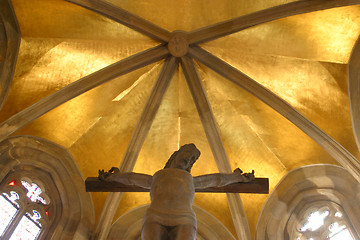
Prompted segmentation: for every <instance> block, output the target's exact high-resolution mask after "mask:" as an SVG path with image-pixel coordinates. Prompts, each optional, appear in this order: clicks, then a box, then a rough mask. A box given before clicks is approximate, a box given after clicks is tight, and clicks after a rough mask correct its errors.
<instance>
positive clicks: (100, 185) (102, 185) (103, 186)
mask: <svg viewBox="0 0 360 240" xmlns="http://www.w3.org/2000/svg"><path fill="white" fill-rule="evenodd" d="M85 187H86V191H87V192H149V189H145V188H141V187H137V186H133V185H125V184H121V183H118V182H107V181H101V180H100V179H99V178H97V177H88V178H87V179H86V181H85ZM195 192H211V193H257V194H268V193H269V179H268V178H255V179H254V181H252V182H249V183H233V184H229V185H227V186H224V187H211V188H204V189H195Z"/></svg>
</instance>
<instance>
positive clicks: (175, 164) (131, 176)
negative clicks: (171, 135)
mask: <svg viewBox="0 0 360 240" xmlns="http://www.w3.org/2000/svg"><path fill="white" fill-rule="evenodd" d="M199 156H200V151H199V150H198V149H197V148H196V146H195V145H194V144H186V145H184V146H182V147H181V148H180V149H179V150H178V151H176V152H174V153H173V154H172V155H171V157H170V158H169V160H168V162H167V163H166V165H165V167H164V169H162V170H160V171H157V172H156V173H155V174H154V175H153V176H151V175H147V174H141V173H120V171H119V169H118V168H112V169H110V171H109V172H104V170H101V171H99V178H100V179H101V180H103V181H115V182H119V183H122V184H127V185H136V186H140V187H143V188H146V189H150V198H151V204H150V207H149V208H148V209H147V211H146V213H145V216H144V220H143V227H142V231H141V239H142V240H166V239H171V240H175V239H176V240H195V239H196V216H195V213H194V211H193V209H192V203H193V200H194V194H195V189H201V188H208V187H222V186H225V185H228V184H231V183H236V182H250V181H252V180H254V171H252V173H245V174H242V171H241V170H240V169H239V168H237V169H235V170H234V172H233V173H231V174H221V173H215V174H208V175H201V176H197V177H192V175H191V174H190V170H191V168H192V166H193V164H194V163H195V161H196V160H197V159H198V158H199Z"/></svg>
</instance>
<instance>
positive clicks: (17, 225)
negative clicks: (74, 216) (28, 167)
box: [0, 178, 50, 240]
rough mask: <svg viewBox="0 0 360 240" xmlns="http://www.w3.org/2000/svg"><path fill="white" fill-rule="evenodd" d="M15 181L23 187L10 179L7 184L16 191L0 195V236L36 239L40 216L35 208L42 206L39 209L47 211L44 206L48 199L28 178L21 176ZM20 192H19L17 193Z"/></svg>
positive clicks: (14, 239)
mask: <svg viewBox="0 0 360 240" xmlns="http://www.w3.org/2000/svg"><path fill="white" fill-rule="evenodd" d="M17 183H20V184H21V185H20V186H22V187H23V189H21V188H19V184H16V182H15V181H12V182H10V183H9V186H10V188H11V189H14V190H16V191H10V194H9V195H8V194H7V193H3V194H1V195H0V237H1V236H7V238H9V239H10V240H19V239H21V240H36V239H37V238H38V237H39V235H40V233H41V229H42V224H41V221H42V220H41V219H42V216H41V214H40V212H39V211H37V210H35V209H41V208H43V210H41V211H43V213H47V211H46V209H45V208H44V206H45V205H48V204H49V202H50V200H49V197H48V196H47V195H46V194H45V193H44V191H43V189H41V187H40V186H39V185H38V184H36V183H33V182H32V181H31V180H30V179H28V178H23V179H22V180H21V181H18V182H17ZM20 192H21V194H18V193H20ZM19 195H21V196H22V197H19ZM19 202H22V204H21V205H20V204H19ZM30 203H31V204H30ZM34 204H35V205H34ZM34 208H35V209H34ZM44 215H47V214H44ZM45 217H46V216H45ZM14 221H15V222H14ZM11 223H12V224H11Z"/></svg>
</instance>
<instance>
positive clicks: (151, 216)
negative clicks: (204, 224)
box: [144, 207, 196, 229]
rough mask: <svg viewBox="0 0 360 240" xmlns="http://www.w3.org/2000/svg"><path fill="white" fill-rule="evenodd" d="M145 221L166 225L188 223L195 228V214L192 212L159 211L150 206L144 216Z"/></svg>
mask: <svg viewBox="0 0 360 240" xmlns="http://www.w3.org/2000/svg"><path fill="white" fill-rule="evenodd" d="M145 223H149V224H150V223H157V224H160V225H162V226H167V227H172V226H178V225H185V224H186V225H187V224H189V225H192V226H194V228H195V229H196V215H195V213H194V212H160V211H158V210H156V209H152V208H151V207H150V208H148V209H147V211H146V213H145V216H144V224H145Z"/></svg>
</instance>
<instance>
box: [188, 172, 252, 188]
mask: <svg viewBox="0 0 360 240" xmlns="http://www.w3.org/2000/svg"><path fill="white" fill-rule="evenodd" d="M254 179H255V176H254V170H253V171H252V172H251V173H244V174H242V171H241V170H240V169H239V168H237V169H235V170H234V172H233V173H229V174H224V173H214V174H207V175H201V176H197V177H194V185H195V189H202V188H209V187H222V186H226V185H229V184H232V183H237V182H251V181H253V180H254Z"/></svg>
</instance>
